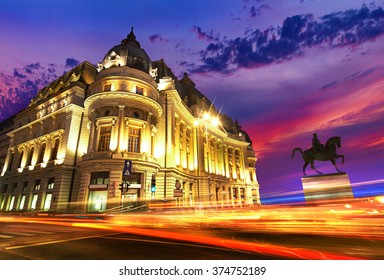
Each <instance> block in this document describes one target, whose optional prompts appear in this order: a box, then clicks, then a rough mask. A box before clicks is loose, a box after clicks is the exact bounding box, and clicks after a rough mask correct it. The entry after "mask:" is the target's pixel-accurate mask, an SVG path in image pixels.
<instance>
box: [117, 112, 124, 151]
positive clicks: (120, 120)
mask: <svg viewBox="0 0 384 280" xmlns="http://www.w3.org/2000/svg"><path fill="white" fill-rule="evenodd" d="M118 107H119V114H118V117H117V148H116V151H117V152H122V150H124V149H123V147H122V146H123V143H124V109H125V106H123V105H119V106H118Z"/></svg>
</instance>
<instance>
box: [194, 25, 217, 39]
mask: <svg viewBox="0 0 384 280" xmlns="http://www.w3.org/2000/svg"><path fill="white" fill-rule="evenodd" d="M192 31H193V32H195V33H196V34H197V37H198V38H199V40H207V41H213V40H215V38H216V37H215V36H214V35H213V32H212V31H211V32H210V33H207V32H204V31H203V30H202V29H201V27H199V26H194V27H193V29H192Z"/></svg>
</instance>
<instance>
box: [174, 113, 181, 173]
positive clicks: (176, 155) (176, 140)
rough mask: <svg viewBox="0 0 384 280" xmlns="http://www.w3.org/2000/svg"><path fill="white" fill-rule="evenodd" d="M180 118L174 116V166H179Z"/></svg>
mask: <svg viewBox="0 0 384 280" xmlns="http://www.w3.org/2000/svg"><path fill="white" fill-rule="evenodd" d="M180 153H181V151H180V119H179V118H176V131H175V162H176V166H180Z"/></svg>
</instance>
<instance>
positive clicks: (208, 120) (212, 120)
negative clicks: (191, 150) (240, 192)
mask: <svg viewBox="0 0 384 280" xmlns="http://www.w3.org/2000/svg"><path fill="white" fill-rule="evenodd" d="M202 123H204V126H205V144H206V147H207V151H206V153H207V154H206V156H207V157H206V161H204V163H205V165H206V166H205V170H206V172H207V173H208V176H207V181H208V182H207V183H208V191H209V200H211V188H210V176H209V173H210V172H211V168H210V162H209V152H210V146H209V142H208V125H210V126H212V127H218V126H219V125H220V120H219V118H218V117H217V116H212V115H210V114H209V113H208V112H204V113H202V114H201V117H200V118H197V119H196V120H195V122H194V125H195V128H196V131H197V127H198V126H200V125H201V124H202ZM196 137H197V138H199V135H198V133H196ZM203 155H204V154H203ZM197 157H198V161H199V143H198V141H197ZM197 176H198V180H197V194H198V199H199V201H200V184H199V177H200V168H199V166H198V167H197Z"/></svg>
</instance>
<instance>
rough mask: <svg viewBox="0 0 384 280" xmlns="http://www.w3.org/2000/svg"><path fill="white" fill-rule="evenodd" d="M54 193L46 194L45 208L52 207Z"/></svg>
mask: <svg viewBox="0 0 384 280" xmlns="http://www.w3.org/2000/svg"><path fill="white" fill-rule="evenodd" d="M51 201H52V194H51V193H47V195H46V196H45V202H44V210H49V209H50V208H51Z"/></svg>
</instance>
